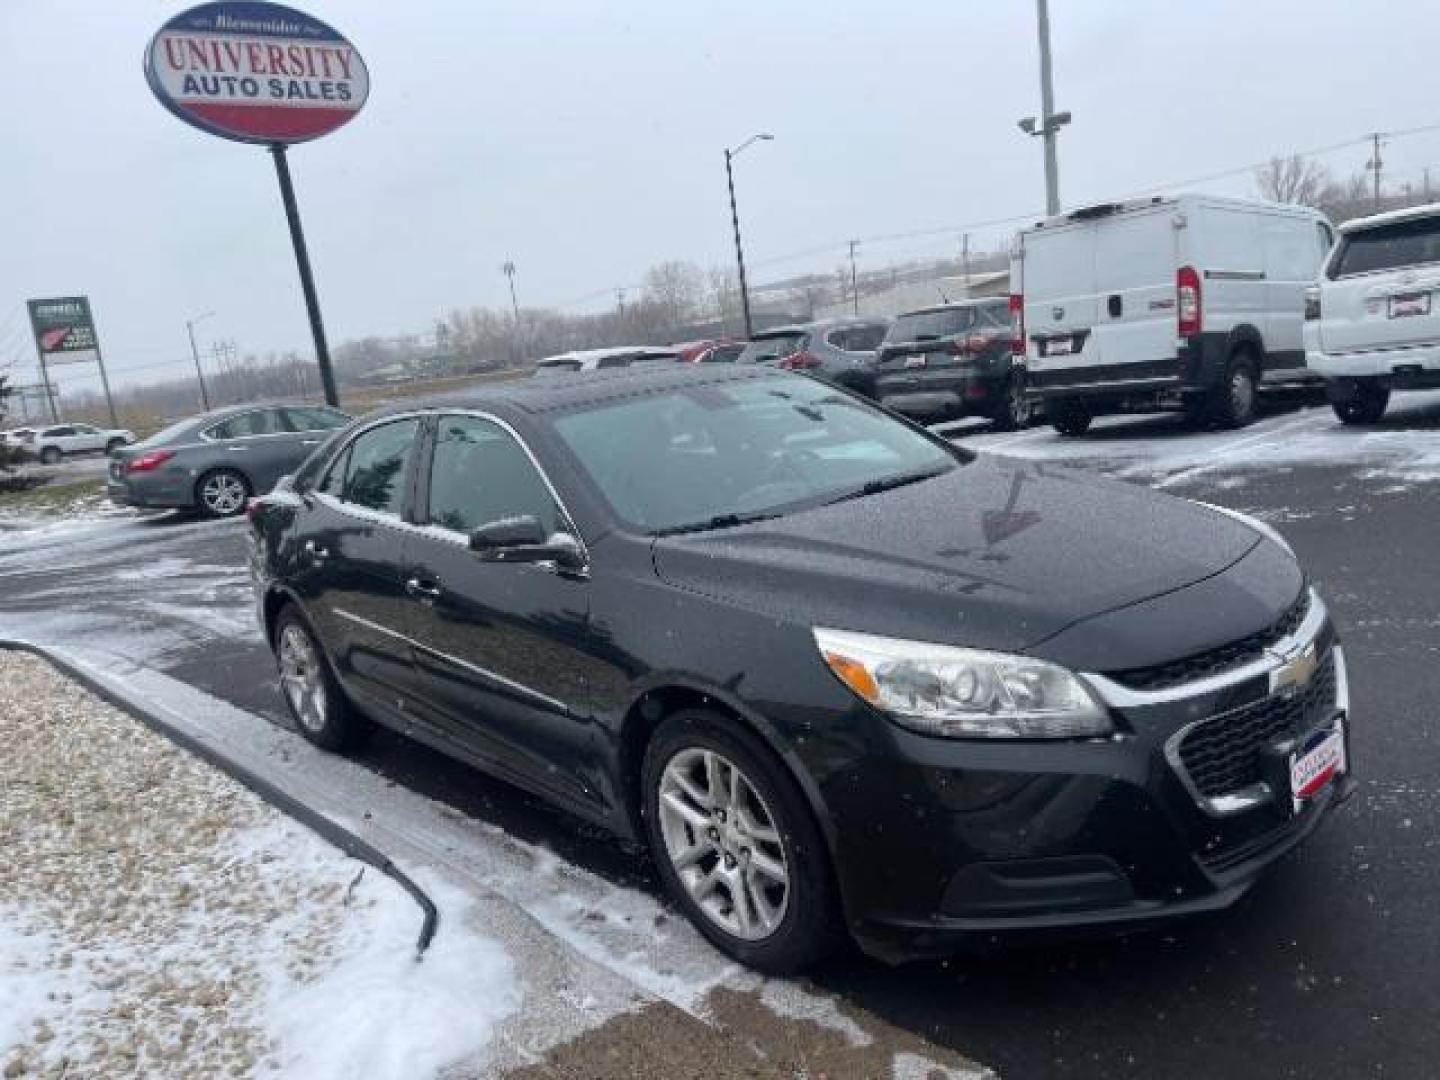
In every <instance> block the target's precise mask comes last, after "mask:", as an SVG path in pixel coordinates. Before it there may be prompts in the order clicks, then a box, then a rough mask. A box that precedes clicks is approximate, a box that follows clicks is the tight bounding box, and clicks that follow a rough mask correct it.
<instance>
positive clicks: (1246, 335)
mask: <svg viewBox="0 0 1440 1080" xmlns="http://www.w3.org/2000/svg"><path fill="white" fill-rule="evenodd" d="M1240 353H1249V354H1250V355H1251V356H1253V357H1254V359H1255V378H1256V379H1257V380H1258V379H1259V378H1260V375H1261V374H1262V373H1263V372H1264V370H1265V356H1266V352H1265V336H1264V335H1263V334H1261V333H1260V330H1259V328H1258V327H1256V326H1255V325H1254V324H1252V323H1240V324H1238V325H1236V326H1233V327H1231V329H1230V332H1229V333H1228V334H1227V335H1226V336H1225V363H1226V365H1227V366H1228V365H1229V364H1230V362H1231V361H1232V360H1234V359H1235V357H1236V356H1237V355H1239V354H1240Z"/></svg>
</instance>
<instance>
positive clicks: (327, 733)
mask: <svg viewBox="0 0 1440 1080" xmlns="http://www.w3.org/2000/svg"><path fill="white" fill-rule="evenodd" d="M275 662H276V665H277V666H278V667H279V670H280V695H281V696H282V697H283V698H284V699H285V704H286V706H287V707H288V708H289V710H290V715H291V717H292V718H293V719H294V721H295V726H296V728H297V729H299V731H300V734H301V735H303V736H305V738H306V739H308V740H309V741H310V742H312V743H314V744H315V745H316V746H318V747H320V748H321V749H322V750H330V751H333V752H336V753H339V752H343V751H345V750H351V749H354V748H355V747H357V746H359V745H360V744H361V743H362V742H363V741H364V739H365V736H367V735H368V734H369V733H370V724H369V722H368V721H367V720H365V718H364V717H362V716H361V715H360V714H359V713H358V712H356V711H355V708H354V706H352V705H351V704H350V702H349V700H348V699H347V698H346V697H345V694H344V692H343V691H341V689H340V684H339V683H338V682H337V681H336V679H335V674H334V672H332V671H331V670H330V663H329V661H328V660H326V658H325V653H324V650H322V649H321V647H320V643H319V641H317V640H316V638H315V635H314V634H313V633H312V632H311V630H310V627H309V626H308V625H306V623H305V620H304V619H303V618H302V617H301V615H300V612H299V611H298V610H297V609H296V608H295V607H294V606H293V605H290V606H287V607H286V608H285V609H284V610H283V611H282V612H281V613H280V618H279V619H278V620H277V621H276V624H275Z"/></svg>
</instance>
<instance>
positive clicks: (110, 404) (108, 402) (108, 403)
mask: <svg viewBox="0 0 1440 1080" xmlns="http://www.w3.org/2000/svg"><path fill="white" fill-rule="evenodd" d="M85 309H86V311H87V312H88V313H89V315H90V326H91V328H92V329H93V328H94V326H95V313H94V312H93V311H90V304H89V303H88V302H87V303H86V304H85ZM95 363H96V364H97V365H99V367H100V385H101V386H103V387H104V388H105V407H106V408H108V409H109V410H110V426H111V427H112V428H118V427H119V426H120V421H119V420H118V419H117V418H116V416H115V399H114V398H113V397H112V396H111V394H110V377H109V376H108V375H106V374H105V357H104V356H103V355H101V352H100V333H99V331H98V330H97V331H95Z"/></svg>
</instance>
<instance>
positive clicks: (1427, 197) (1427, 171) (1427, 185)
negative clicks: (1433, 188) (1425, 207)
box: [1425, 165, 1430, 203]
mask: <svg viewBox="0 0 1440 1080" xmlns="http://www.w3.org/2000/svg"><path fill="white" fill-rule="evenodd" d="M1425 201H1426V202H1427V203H1428V202H1429V201H1430V166H1429V165H1426V166H1425Z"/></svg>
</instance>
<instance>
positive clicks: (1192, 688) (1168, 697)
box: [1080, 588, 1330, 719]
mask: <svg viewBox="0 0 1440 1080" xmlns="http://www.w3.org/2000/svg"><path fill="white" fill-rule="evenodd" d="M1329 617H1330V613H1329V611H1328V609H1327V608H1326V607H1325V602H1324V601H1323V600H1321V599H1320V594H1319V593H1317V592H1316V591H1315V590H1314V589H1313V588H1312V589H1310V609H1309V610H1308V611H1307V612H1306V613H1305V618H1304V619H1303V620H1302V621H1301V623H1300V625H1299V626H1297V627H1296V628H1295V632H1294V633H1293V634H1289V635H1287V636H1286V637H1283V638H1281V639H1280V640H1279V641H1277V642H1275V644H1273V645H1271V646H1269V647H1268V648H1267V649H1266V650H1265V655H1264V656H1262V657H1260V658H1259V659H1258V660H1252V661H1250V662H1249V663H1248V664H1242V665H1240V666H1239V667H1235V668H1231V669H1230V670H1228V671H1222V672H1220V673H1218V674H1216V675H1207V676H1205V677H1204V678H1202V679H1194V680H1192V681H1190V682H1187V683H1180V684H1179V685H1177V686H1167V687H1165V688H1164V689H1163V690H1132V689H1131V688H1130V687H1128V686H1125V685H1123V684H1121V683H1118V682H1116V681H1115V680H1114V679H1111V678H1107V677H1106V676H1104V675H1101V674H1099V673H1098V672H1089V671H1087V672H1081V673H1080V677H1081V678H1082V679H1083V680H1085V682H1087V683H1089V685H1090V688H1091V689H1092V690H1094V691H1095V692H1096V693H1097V694H1098V695H1099V696H1100V700H1102V701H1103V702H1104V703H1105V704H1106V705H1109V706H1111V707H1112V708H1116V709H1133V708H1142V707H1144V706H1146V705H1166V704H1170V703H1171V702H1175V701H1183V700H1185V699H1186V698H1192V697H1199V696H1200V695H1202V694H1209V693H1213V692H1215V691H1217V690H1225V689H1228V688H1229V687H1231V686H1234V685H1236V684H1237V683H1242V682H1245V681H1246V680H1247V679H1254V678H1256V677H1258V676H1261V675H1264V676H1267V677H1268V676H1269V675H1271V673H1273V672H1275V671H1276V670H1278V669H1279V668H1281V667H1283V666H1284V665H1285V664H1286V663H1288V662H1289V661H1290V660H1291V659H1293V657H1294V655H1295V654H1296V653H1299V652H1301V651H1302V650H1303V649H1304V648H1305V647H1306V646H1307V645H1310V644H1311V643H1313V642H1314V640H1315V639H1316V638H1317V637H1318V636H1319V634H1320V631H1321V630H1322V629H1323V628H1324V626H1325V623H1326V621H1327V620H1328V619H1329ZM1271 689H1272V692H1273V689H1274V687H1273V686H1272V688H1271ZM1207 719H1208V718H1207Z"/></svg>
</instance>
